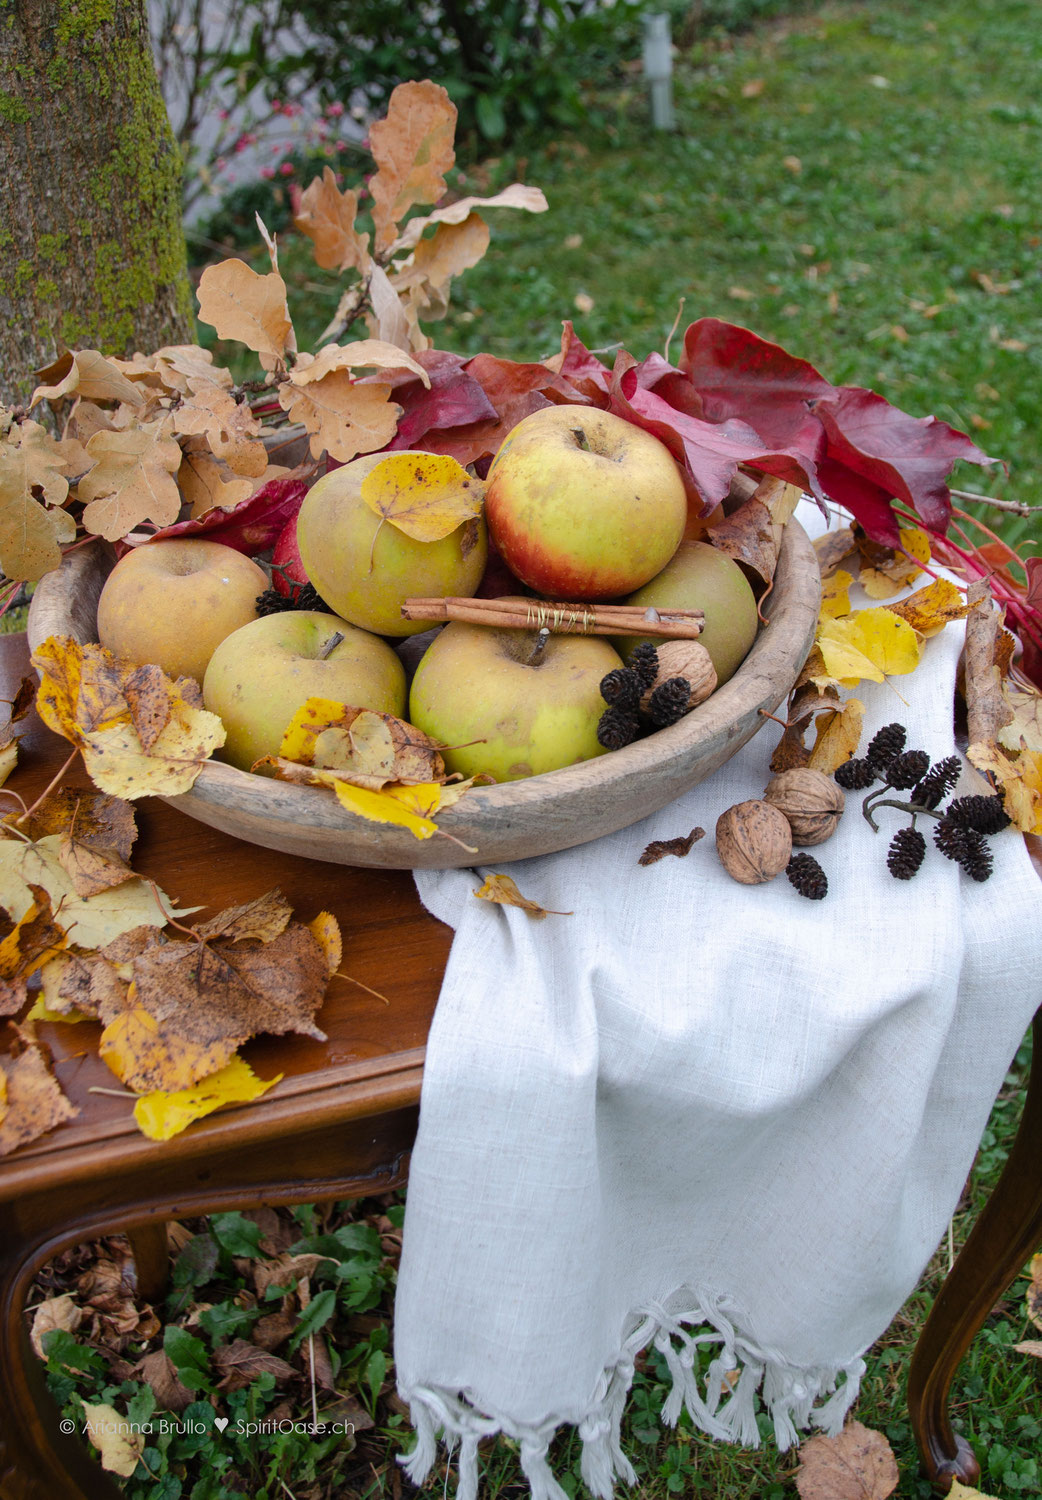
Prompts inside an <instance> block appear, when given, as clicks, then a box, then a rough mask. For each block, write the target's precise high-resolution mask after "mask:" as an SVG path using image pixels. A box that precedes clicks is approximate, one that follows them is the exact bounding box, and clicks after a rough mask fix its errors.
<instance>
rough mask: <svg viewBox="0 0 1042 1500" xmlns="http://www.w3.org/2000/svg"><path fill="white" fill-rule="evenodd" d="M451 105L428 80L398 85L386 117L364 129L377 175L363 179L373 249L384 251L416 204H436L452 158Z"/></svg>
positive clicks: (453, 113) (453, 127)
mask: <svg viewBox="0 0 1042 1500" xmlns="http://www.w3.org/2000/svg"><path fill="white" fill-rule="evenodd" d="M455 134H456V106H455V105H454V104H453V103H452V100H451V99H450V98H449V96H448V93H447V92H446V90H445V89H443V88H442V87H441V85H440V84H436V83H431V82H430V80H429V79H425V80H424V81H422V82H414V83H400V84H399V85H398V87H397V88H396V89H395V90H394V92H393V93H392V95H391V99H390V103H389V105H388V108H387V114H386V116H385V118H384V119H382V120H378V121H377V122H376V124H374V125H373V126H372V127H371V129H370V131H369V149H370V151H371V152H372V155H373V160H374V161H375V162H376V165H377V171H376V172H375V174H374V175H373V176H372V177H371V178H370V179H369V191H370V192H371V193H372V195H373V224H374V226H375V229H376V249H377V250H378V251H381V250H386V249H387V247H388V246H389V245H390V244H392V243H393V241H394V238H395V226H396V225H397V224H398V223H399V221H400V220H401V219H402V218H403V217H404V216H405V214H406V213H408V211H409V209H410V208H412V207H413V206H414V205H415V204H417V203H437V201H438V199H439V198H441V197H442V196H443V194H444V192H445V188H446V183H445V173H446V172H448V171H449V170H450V169H451V167H452V165H453V162H454V161H455V159H456V156H455V152H454V150H453V145H452V143H453V138H454V136H455Z"/></svg>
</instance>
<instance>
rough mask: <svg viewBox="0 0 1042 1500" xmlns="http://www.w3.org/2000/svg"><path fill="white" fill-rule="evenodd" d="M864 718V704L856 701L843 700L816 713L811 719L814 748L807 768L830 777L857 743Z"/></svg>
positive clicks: (854, 699)
mask: <svg viewBox="0 0 1042 1500" xmlns="http://www.w3.org/2000/svg"><path fill="white" fill-rule="evenodd" d="M864 717H865V705H864V704H863V703H862V702H861V700H860V698H847V699H845V700H844V702H843V703H841V704H839V705H837V707H836V708H835V709H828V710H826V711H825V712H824V713H820V714H818V715H817V717H816V718H815V720H814V731H815V738H814V748H813V750H812V751H811V752H810V759H809V761H808V762H807V764H808V766H809V767H810V769H811V770H812V771H823V772H824V773H825V775H826V776H831V775H832V773H833V771H835V770H836V768H837V767H838V766H841V765H842V764H843V762H844V761H846V760H849V759H850V758H851V756H852V755H853V754H854V752H855V751H856V750H857V747H858V744H859V743H860V740H861V726H862V723H863V722H864Z"/></svg>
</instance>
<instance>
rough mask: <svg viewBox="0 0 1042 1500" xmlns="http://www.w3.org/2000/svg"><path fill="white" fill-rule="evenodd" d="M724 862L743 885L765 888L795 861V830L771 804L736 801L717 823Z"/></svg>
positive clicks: (730, 873) (717, 838)
mask: <svg viewBox="0 0 1042 1500" xmlns="http://www.w3.org/2000/svg"><path fill="white" fill-rule="evenodd" d="M716 852H717V853H718V854H719V856H720V863H721V864H722V865H723V867H724V869H725V870H726V871H727V873H728V875H730V876H731V877H732V878H733V879H735V880H737V881H740V882H741V884H742V885H762V884H763V882H764V881H766V880H773V879H774V877H775V875H780V874H781V872H782V871H783V870H784V869H785V866H786V865H787V864H788V863H789V860H790V859H791V858H792V830H791V829H790V828H789V822H788V819H787V818H786V816H785V814H784V813H783V812H780V811H779V810H778V808H776V807H775V806H774V805H773V803H771V802H763V801H760V800H757V799H756V798H753V799H752V800H751V801H749V802H736V803H735V805H734V807H729V808H728V809H727V811H726V812H724V813H721V814H720V817H719V818H718V819H717V823H716Z"/></svg>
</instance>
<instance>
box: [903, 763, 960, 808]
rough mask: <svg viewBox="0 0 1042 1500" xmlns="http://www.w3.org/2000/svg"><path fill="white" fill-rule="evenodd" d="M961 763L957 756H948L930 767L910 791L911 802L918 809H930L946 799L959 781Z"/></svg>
mask: <svg viewBox="0 0 1042 1500" xmlns="http://www.w3.org/2000/svg"><path fill="white" fill-rule="evenodd" d="M961 770H962V762H961V761H960V759H959V757H958V756H957V755H949V756H948V757H947V758H946V759H945V760H940V761H938V762H937V764H936V765H935V766H931V767H930V769H929V770H928V771H927V773H926V775H925V776H924V777H923V779H922V781H920V782H919V783H918V785H917V786H915V787H914V788H913V789H912V801H913V802H917V803H918V804H919V806H920V807H929V808H931V809H933V808H935V807H937V805H938V804H939V803H940V802H942V801H943V800H944V798H945V797H947V795H948V793H949V792H950V791H951V790H952V788H953V787H954V785H955V783H956V782H957V781H958V779H959V773H960V771H961Z"/></svg>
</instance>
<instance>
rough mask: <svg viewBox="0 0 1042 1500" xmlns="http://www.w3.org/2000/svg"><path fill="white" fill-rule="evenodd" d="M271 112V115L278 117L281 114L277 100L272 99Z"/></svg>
mask: <svg viewBox="0 0 1042 1500" xmlns="http://www.w3.org/2000/svg"><path fill="white" fill-rule="evenodd" d="M271 112H272V114H273V115H278V114H281V113H282V105H281V104H280V103H279V101H278V100H277V99H273V100H272V101H271Z"/></svg>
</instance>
